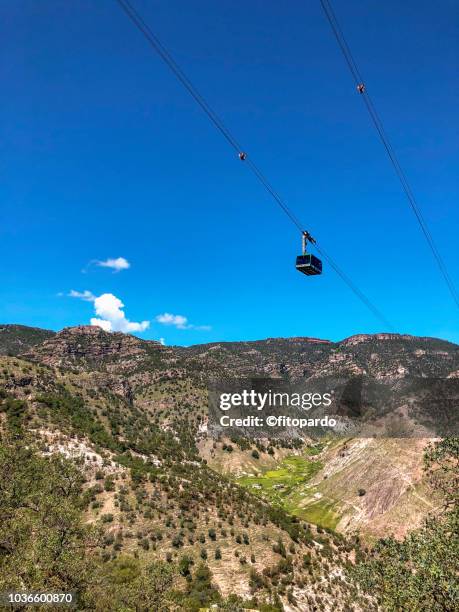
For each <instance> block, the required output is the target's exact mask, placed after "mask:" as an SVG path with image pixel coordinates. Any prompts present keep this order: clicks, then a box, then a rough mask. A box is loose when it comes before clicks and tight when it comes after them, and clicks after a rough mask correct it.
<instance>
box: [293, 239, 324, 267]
mask: <svg viewBox="0 0 459 612" xmlns="http://www.w3.org/2000/svg"><path fill="white" fill-rule="evenodd" d="M308 240H309V242H311V243H313V244H314V242H315V240H314V238H313V237H312V236H311V234H310V233H309V232H303V253H302V255H298V257H297V258H296V266H295V267H296V269H297V270H298V272H302V273H303V274H306V275H307V276H313V275H316V274H322V261H321V260H320V259H319V258H318V257H316V256H315V255H312V253H306V246H307V243H308Z"/></svg>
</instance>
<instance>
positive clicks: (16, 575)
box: [0, 437, 97, 592]
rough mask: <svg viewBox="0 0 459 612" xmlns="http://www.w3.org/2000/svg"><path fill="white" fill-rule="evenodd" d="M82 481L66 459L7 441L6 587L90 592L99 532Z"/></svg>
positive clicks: (1, 543)
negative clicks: (88, 516) (88, 517)
mask: <svg viewBox="0 0 459 612" xmlns="http://www.w3.org/2000/svg"><path fill="white" fill-rule="evenodd" d="M81 485H82V477H81V474H80V473H79V472H78V470H77V469H76V468H75V467H74V466H73V464H72V463H71V462H70V461H68V460H66V459H65V458H63V457H61V456H52V457H43V456H40V455H38V454H37V453H36V452H35V451H34V448H33V442H32V440H27V441H26V442H24V441H23V440H22V441H15V440H12V439H11V438H6V437H4V438H3V439H2V440H1V442H0V591H5V590H14V589H22V590H37V591H47V590H48V591H49V590H55V591H56V590H63V591H65V590H67V591H71V590H75V591H79V592H81V591H82V590H84V588H85V586H86V584H87V582H88V579H89V576H90V575H91V572H92V568H93V564H94V558H93V557H92V556H91V551H92V549H93V548H94V546H95V545H96V543H97V537H96V535H97V534H96V532H95V531H93V530H91V529H90V528H88V527H86V526H84V525H83V523H82V518H81V514H82V507H83V504H82V496H81ZM85 549H86V552H87V553H88V554H87V555H85Z"/></svg>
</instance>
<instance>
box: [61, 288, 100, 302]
mask: <svg viewBox="0 0 459 612" xmlns="http://www.w3.org/2000/svg"><path fill="white" fill-rule="evenodd" d="M67 295H68V296H69V297H73V298H78V299H80V300H84V301H85V302H94V300H95V299H96V296H95V295H94V294H93V293H91V291H88V290H87V289H85V290H84V291H75V290H74V289H72V290H71V291H70V293H68V294H67Z"/></svg>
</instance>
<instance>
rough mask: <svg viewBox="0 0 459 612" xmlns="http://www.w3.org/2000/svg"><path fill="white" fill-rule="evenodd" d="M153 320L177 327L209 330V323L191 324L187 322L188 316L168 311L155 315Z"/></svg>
mask: <svg viewBox="0 0 459 612" xmlns="http://www.w3.org/2000/svg"><path fill="white" fill-rule="evenodd" d="M155 320H156V321H157V322H158V323H162V325H173V326H174V327H176V328H177V329H199V330H202V331H209V330H210V329H211V327H210V325H192V324H191V323H188V318H187V317H184V316H183V315H174V314H171V313H170V312H164V313H163V314H159V315H157V316H156V317H155Z"/></svg>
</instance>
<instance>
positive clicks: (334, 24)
mask: <svg viewBox="0 0 459 612" xmlns="http://www.w3.org/2000/svg"><path fill="white" fill-rule="evenodd" d="M320 4H321V6H322V9H323V11H324V13H325V16H326V18H327V21H328V23H329V24H330V27H331V29H332V31H333V34H334V36H335V38H336V41H337V43H338V45H339V48H340V49H341V52H342V54H343V56H344V59H345V61H346V64H347V66H348V68H349V71H350V72H351V74H352V77H353V79H354V81H355V85H356V88H357V91H358V92H359V93H360V94H361V96H362V99H363V101H364V103H365V106H366V108H367V110H368V112H369V114H370V117H371V120H372V122H373V124H374V126H375V128H376V130H377V132H378V135H379V138H380V140H381V142H382V144H383V146H384V149H385V150H386V153H387V155H388V157H389V160H390V162H391V164H392V166H393V167H394V170H395V173H396V174H397V177H398V179H399V181H400V184H401V185H402V188H403V191H404V193H405V195H406V198H407V200H408V202H409V204H410V206H411V209H412V211H413V213H414V215H415V217H416V220H417V222H418V224H419V226H420V228H421V231H422V233H423V235H424V238H425V239H426V241H427V244H428V245H429V247H430V250H431V251H432V255H433V256H434V259H435V261H436V262H437V265H438V268H439V269H440V272H441V274H442V276H443V278H444V280H445V283H446V285H447V287H448V289H449V292H450V293H451V296H452V298H453V300H454V302H455V303H456V306H457V307H458V308H459V296H458V293H457V290H456V288H455V286H454V283H453V281H452V279H451V277H450V275H449V273H448V269H447V268H446V265H445V262H444V261H443V259H442V257H441V255H440V252H439V251H438V248H437V246H436V244H435V242H434V239H433V237H432V234H431V232H430V230H429V227H428V225H427V223H426V221H425V219H424V217H423V215H422V212H421V210H420V208H419V205H418V203H417V201H416V198H415V196H414V193H413V191H412V189H411V186H410V184H409V182H408V179H407V177H406V175H405V173H404V172H403V169H402V167H401V166H400V163H399V161H398V159H397V156H396V154H395V151H394V149H393V147H392V145H391V143H390V141H389V139H388V137H387V134H386V131H385V129H384V125H383V123H382V121H381V119H380V117H379V115H378V113H377V112H376V109H375V106H374V104H373V102H372V100H371V98H370V95H369V94H368V90H367V86H366V84H365V81H364V79H363V78H362V75H361V73H360V71H359V68H358V66H357V64H356V62H355V60H354V57H353V55H352V53H351V50H350V48H349V45H348V44H347V41H346V38H345V37H344V34H343V31H342V29H341V27H340V24H339V22H338V19H337V18H336V14H335V12H334V10H333V7H332V5H331V2H330V0H320Z"/></svg>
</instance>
